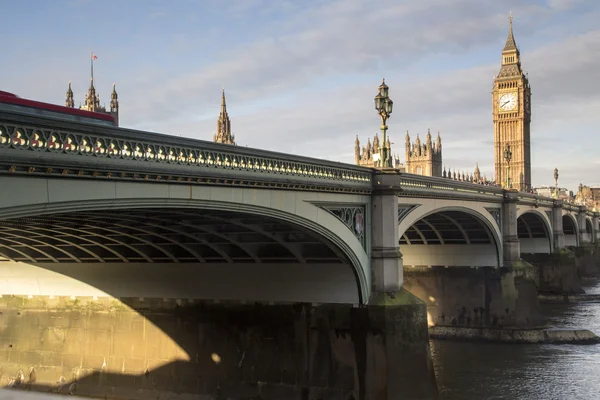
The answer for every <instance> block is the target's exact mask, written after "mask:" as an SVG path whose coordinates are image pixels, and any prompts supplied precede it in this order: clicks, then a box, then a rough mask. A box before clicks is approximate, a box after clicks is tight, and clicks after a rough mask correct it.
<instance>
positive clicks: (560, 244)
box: [552, 201, 566, 251]
mask: <svg viewBox="0 0 600 400" xmlns="http://www.w3.org/2000/svg"><path fill="white" fill-rule="evenodd" d="M562 205H563V202H562V201H554V203H553V204H552V241H553V243H554V251H560V250H561V249H564V248H565V246H566V244H565V233H564V232H563V219H562Z"/></svg>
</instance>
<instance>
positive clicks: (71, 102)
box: [65, 81, 75, 108]
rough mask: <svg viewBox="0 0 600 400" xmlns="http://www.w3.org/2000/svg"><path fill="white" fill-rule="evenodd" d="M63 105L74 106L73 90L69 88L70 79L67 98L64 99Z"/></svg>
mask: <svg viewBox="0 0 600 400" xmlns="http://www.w3.org/2000/svg"><path fill="white" fill-rule="evenodd" d="M65 107H70V108H74V107H75V100H74V99H73V90H71V81H69V88H68V89H67V98H66V100H65Z"/></svg>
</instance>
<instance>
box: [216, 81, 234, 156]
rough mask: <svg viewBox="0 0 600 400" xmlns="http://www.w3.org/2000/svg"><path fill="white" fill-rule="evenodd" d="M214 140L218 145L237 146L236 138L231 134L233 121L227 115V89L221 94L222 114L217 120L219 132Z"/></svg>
mask: <svg viewBox="0 0 600 400" xmlns="http://www.w3.org/2000/svg"><path fill="white" fill-rule="evenodd" d="M213 140H214V141H215V142H216V143H224V144H233V145H235V144H236V143H235V137H234V136H233V135H232V134H231V121H230V120H229V114H227V105H226V103H225V89H223V92H222V93H221V112H220V113H219V119H218V120H217V132H216V133H215V136H214V138H213Z"/></svg>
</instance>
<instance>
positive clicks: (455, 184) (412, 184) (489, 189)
mask: <svg viewBox="0 0 600 400" xmlns="http://www.w3.org/2000/svg"><path fill="white" fill-rule="evenodd" d="M373 188H374V189H375V190H385V191H390V190H391V191H396V192H398V194H399V195H400V196H406V197H439V198H461V199H471V200H481V201H490V202H498V203H500V202H502V201H503V198H504V193H505V192H506V191H505V190H504V189H502V188H500V187H496V186H485V185H478V184H475V183H470V182H461V181H455V180H452V179H446V178H439V177H431V176H421V175H413V174H407V173H402V172H396V171H386V170H384V171H380V172H378V173H377V174H376V175H375V177H374V181H373Z"/></svg>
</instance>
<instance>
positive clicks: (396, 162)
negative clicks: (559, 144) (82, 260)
mask: <svg viewBox="0 0 600 400" xmlns="http://www.w3.org/2000/svg"><path fill="white" fill-rule="evenodd" d="M509 21H510V24H509V30H508V37H507V39H506V43H505V45H504V48H503V50H502V63H501V66H500V72H499V73H498V75H496V76H495V77H494V86H493V90H492V97H493V101H492V111H493V123H494V177H495V179H493V180H488V179H487V177H486V176H484V175H482V174H481V172H480V170H479V166H478V165H477V166H476V167H475V170H474V172H473V173H472V174H470V173H466V174H465V173H464V172H461V173H457V172H456V171H454V172H451V171H450V170H448V171H446V169H445V168H443V163H442V139H441V136H440V133H439V132H438V134H437V137H436V139H435V141H434V140H433V138H432V136H431V133H430V131H429V130H428V131H427V134H426V136H425V142H424V143H422V142H421V139H420V138H419V135H418V134H417V137H416V140H415V142H414V143H413V142H411V138H410V135H409V133H408V132H406V138H405V144H404V150H405V151H404V157H405V162H404V163H402V162H401V161H400V158H399V157H398V155H394V156H392V157H391V161H392V168H394V169H396V170H399V171H401V172H407V173H411V174H419V175H426V176H436V177H444V178H449V179H454V180H461V181H468V182H474V183H480V184H493V185H498V186H507V185H508V186H510V187H512V188H515V189H519V190H521V191H531V190H532V189H533V188H532V186H531V145H530V141H531V137H530V124H531V86H530V85H529V80H528V76H527V74H525V73H523V70H522V68H521V59H520V52H519V48H518V47H517V45H516V42H515V38H514V36H513V28H512V16H511V17H510V19H509ZM92 76H93V75H92ZM74 104H75V103H74V98H73V91H72V90H71V83H69V88H68V90H67V96H66V101H65V105H66V106H67V107H75V105H74ZM79 108H80V109H82V110H88V111H95V112H102V113H106V114H109V115H111V116H113V117H114V118H115V119H116V121H117V125H118V120H119V102H118V96H117V92H116V88H115V85H114V84H113V88H112V93H111V101H110V108H106V107H104V106H101V105H100V97H99V95H98V94H97V93H96V89H95V87H94V80H93V77H92V79H91V81H90V87H89V89H88V91H87V94H86V96H85V102H84V104H83V105H81V106H80V107H79ZM213 141H214V142H216V143H222V144H229V145H236V141H235V136H234V135H233V134H232V133H231V121H230V119H229V114H228V113H227V106H226V102H225V90H223V92H222V95H221V110H220V113H219V117H218V119H217V126H216V131H215V133H214V136H213ZM382 145H385V146H386V147H387V149H388V151H387V152H388V154H392V152H391V143H390V139H389V136H388V138H387V140H386V143H385V144H382V143H380V140H379V137H378V136H377V134H375V136H374V138H373V142H371V139H367V143H366V145H365V146H363V147H362V148H361V146H360V141H359V138H358V135H357V136H356V140H355V143H354V162H355V163H356V164H357V165H361V166H365V167H377V165H376V164H377V163H376V161H375V160H374V157H373V156H374V155H376V156H375V159H377V158H378V156H377V155H378V154H379V150H380V146H382ZM508 149H510V153H511V156H512V157H510V158H508V160H507V157H506V151H507V150H508ZM509 165H510V168H509ZM587 192H590V193H593V196H592V197H593V199H592V200H593V203H594V204H593V205H592V206H594V205H595V206H596V207H598V208H600V189H595V188H591V189H590V188H589V187H587V186H582V185H580V187H579V193H578V194H577V197H576V198H577V199H580V202H583V203H588V201H587V200H586V199H587V197H589V196H585V193H587ZM584 197H585V199H584Z"/></svg>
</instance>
